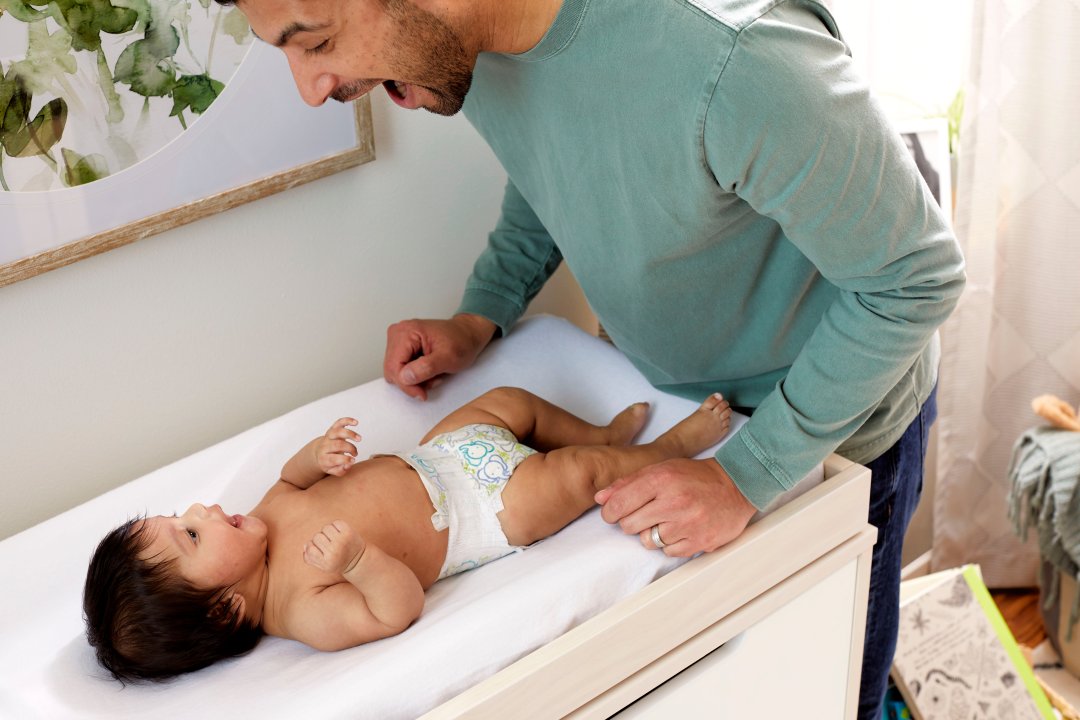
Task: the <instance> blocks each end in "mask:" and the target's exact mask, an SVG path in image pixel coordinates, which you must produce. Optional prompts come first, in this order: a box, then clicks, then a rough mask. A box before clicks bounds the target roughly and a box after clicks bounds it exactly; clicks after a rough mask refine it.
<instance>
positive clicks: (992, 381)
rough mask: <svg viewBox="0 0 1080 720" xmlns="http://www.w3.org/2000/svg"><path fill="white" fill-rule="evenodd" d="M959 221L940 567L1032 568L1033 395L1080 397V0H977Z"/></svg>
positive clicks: (940, 488)
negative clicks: (1016, 446) (1027, 479)
mask: <svg viewBox="0 0 1080 720" xmlns="http://www.w3.org/2000/svg"><path fill="white" fill-rule="evenodd" d="M968 75H969V78H968V82H967V83H966V85H965V97H966V105H965V112H964V121H963V123H962V126H961V132H960V152H959V177H958V179H957V182H956V186H957V208H956V231H957V236H958V237H959V239H960V242H961V244H962V246H963V248H964V253H965V256H966V259H967V269H968V286H967V289H966V291H965V293H964V296H963V298H962V299H961V301H960V304H959V306H958V307H957V310H956V312H955V313H954V314H953V316H952V317H951V318H950V319H949V321H948V322H947V323H946V325H945V327H944V328H943V330H942V341H943V353H942V356H943V357H942V367H941V380H940V385H939V391H938V396H939V398H938V399H939V410H940V414H939V420H938V428H937V431H938V443H939V445H938V464H937V487H936V491H935V497H934V542H933V555H932V561H931V564H932V567H933V568H934V569H941V568H947V567H952V566H954V565H958V564H960V563H964V562H977V563H979V564H980V565H981V566H982V570H983V574H984V575H985V577H986V579H987V581H988V583H989V584H990V585H992V586H995V587H1023V586H1032V585H1035V584H1036V569H1037V562H1038V552H1037V549H1036V548H1035V545H1034V543H1033V542H1032V541H1033V539H1034V538H1031V539H1030V540H1029V542H1028V543H1026V544H1024V543H1021V542H1020V541H1019V540H1018V539H1017V538H1016V537H1015V535H1014V534H1013V531H1012V528H1011V524H1010V523H1009V521H1008V519H1007V515H1006V498H1007V494H1008V487H1007V468H1008V464H1009V458H1010V454H1011V450H1012V446H1013V443H1014V442H1015V441H1016V439H1017V438H1018V437H1019V436H1020V434H1021V433H1022V432H1023V431H1024V430H1026V429H1027V428H1029V427H1033V426H1035V425H1038V424H1041V420H1040V419H1039V418H1038V417H1037V416H1036V415H1035V414H1034V413H1033V412H1032V411H1031V406H1030V404H1031V400H1032V399H1033V398H1034V397H1035V396H1037V395H1041V394H1044V393H1053V394H1055V395H1058V396H1059V397H1061V398H1063V399H1065V400H1067V401H1068V402H1069V403H1070V404H1072V405H1073V406H1076V405H1077V404H1078V403H1080V0H976V2H975V4H974V12H973V34H972V38H971V62H970V65H969V71H968Z"/></svg>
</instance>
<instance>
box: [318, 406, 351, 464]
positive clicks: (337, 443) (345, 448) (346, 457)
mask: <svg viewBox="0 0 1080 720" xmlns="http://www.w3.org/2000/svg"><path fill="white" fill-rule="evenodd" d="M350 425H356V420H354V419H353V418H348V417H344V418H341V419H340V420H338V421H337V422H336V423H334V424H333V425H331V426H330V429H329V430H327V431H326V435H324V436H323V437H321V438H319V441H318V442H317V443H315V462H316V463H318V465H319V469H320V470H322V471H323V472H324V473H326V474H327V475H336V476H338V477H341V476H342V475H344V474H345V473H346V472H347V471H348V470H349V468H351V467H352V466H353V463H355V462H356V446H355V445H353V443H354V442H359V441H360V435H359V434H357V433H356V432H353V431H352V430H350V429H349V426H350Z"/></svg>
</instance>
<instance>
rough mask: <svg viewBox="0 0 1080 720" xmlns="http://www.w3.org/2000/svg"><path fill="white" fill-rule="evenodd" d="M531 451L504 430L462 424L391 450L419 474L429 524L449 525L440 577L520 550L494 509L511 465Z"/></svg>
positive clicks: (499, 502)
mask: <svg viewBox="0 0 1080 720" xmlns="http://www.w3.org/2000/svg"><path fill="white" fill-rule="evenodd" d="M535 452H536V451H535V450H533V449H532V448H530V447H526V446H525V445H522V444H521V443H519V442H518V441H517V438H516V437H514V435H513V433H511V432H510V431H509V430H507V429H506V428H501V427H498V426H496V425H466V426H465V427H463V428H459V429H457V430H454V431H453V432H448V433H443V434H442V435H437V436H436V437H434V438H432V439H431V440H429V441H428V442H426V443H424V444H423V445H421V446H419V447H417V448H415V449H413V450H409V451H406V452H395V453H391V454H392V455H394V456H396V457H399V458H401V459H402V460H404V461H405V462H407V463H409V465H410V466H411V467H412V468H413V469H414V470H416V472H417V474H418V475H419V476H420V480H421V482H423V484H424V487H425V488H426V489H427V492H428V497H430V498H431V504H432V505H433V506H434V507H435V513H434V514H433V515H432V516H431V524H432V525H434V526H435V529H436V530H443V529H445V528H449V529H450V533H449V537H448V538H447V548H446V562H444V563H443V566H442V570H441V571H440V572H439V579H440V580H441V579H442V578H444V577H447V576H449V575H453V574H455V573H459V572H463V571H465V570H471V569H472V568H475V567H479V566H481V565H483V564H484V563H486V562H491V561H492V560H496V559H498V558H501V557H503V556H504V555H509V554H511V553H515V552H520V551H522V550H524V549H525V548H524V547H519V546H515V545H511V544H510V543H509V542H508V541H507V539H506V535H505V534H504V533H503V530H502V526H501V525H499V518H498V517H497V513H499V512H500V511H501V510H502V509H503V503H502V491H503V488H504V487H506V483H507V481H508V480H509V479H510V475H511V473H513V472H514V468H516V467H517V466H518V465H519V464H520V463H521V461H522V460H524V459H525V458H527V457H529V456H530V455H532V454H534V453H535Z"/></svg>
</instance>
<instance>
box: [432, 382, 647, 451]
mask: <svg viewBox="0 0 1080 720" xmlns="http://www.w3.org/2000/svg"><path fill="white" fill-rule="evenodd" d="M648 410H649V405H648V403H635V404H633V405H631V406H630V407H628V408H626V409H625V410H623V411H622V412H621V413H619V414H618V415H616V416H615V418H614V419H613V420H612V421H611V422H610V423H609V424H607V425H593V424H592V423H589V422H586V421H584V420H582V419H581V418H579V417H577V416H576V415H574V414H573V413H570V412H567V411H566V410H563V409H562V408H561V407H559V406H557V405H552V404H551V403H549V402H548V401H547V400H544V399H543V398H540V397H537V396H536V395H533V394H532V393H531V392H529V391H528V390H522V389H521V388H513V387H500V388H495V389H494V390H490V391H488V392H486V393H484V394H483V395H481V396H480V397H478V398H476V399H475V400H473V401H471V402H469V403H467V404H465V405H463V406H462V407H460V408H459V409H457V410H455V411H454V412H452V413H450V414H449V415H447V416H446V417H445V418H443V420H442V421H441V422H439V424H438V425H436V426H435V427H434V428H432V429H431V432H429V433H428V434H427V435H426V436H425V437H424V439H423V440H421V441H420V442H421V443H425V442H427V441H428V440H430V439H431V438H433V437H435V436H436V435H439V434H441V433H444V432H450V431H452V430H457V429H458V428H460V427H464V426H466V425H474V424H478V423H483V424H487V425H497V426H499V427H504V428H506V429H507V430H509V431H510V432H512V433H513V434H514V437H516V438H517V439H518V440H519V441H520V442H521V443H523V444H525V445H528V446H529V447H531V448H534V449H536V450H539V451H541V452H546V451H548V450H555V449H556V448H561V447H565V446H567V445H626V444H628V443H629V442H630V441H631V440H633V439H634V437H635V436H636V435H637V434H638V432H639V431H640V430H641V428H642V426H643V425H644V424H645V419H646V418H647V417H648Z"/></svg>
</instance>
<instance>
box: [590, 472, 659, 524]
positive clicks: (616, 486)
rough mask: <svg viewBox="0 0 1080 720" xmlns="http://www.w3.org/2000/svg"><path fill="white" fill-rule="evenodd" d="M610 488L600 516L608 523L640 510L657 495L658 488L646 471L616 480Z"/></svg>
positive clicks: (620, 519)
mask: <svg viewBox="0 0 1080 720" xmlns="http://www.w3.org/2000/svg"><path fill="white" fill-rule="evenodd" d="M610 490H611V492H610V493H608V494H607V496H606V497H605V498H604V500H603V501H601V502H602V503H603V507H602V508H601V509H600V517H602V518H603V519H604V522H608V523H617V522H621V521H622V520H623V518H625V517H627V516H628V515H630V514H631V513H634V512H636V511H638V510H639V509H641V508H642V507H644V506H645V505H647V504H648V503H649V502H651V501H652V500H653V498H655V497H656V490H655V488H654V487H653V484H652V483H651V482H649V476H648V475H646V474H644V471H639V472H636V473H634V474H633V475H627V476H626V477H624V478H620V479H619V480H616V481H615V483H613V484H612V485H611V487H610ZM597 494H598V495H599V493H597ZM639 529H640V528H639ZM635 532H636V531H635Z"/></svg>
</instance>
